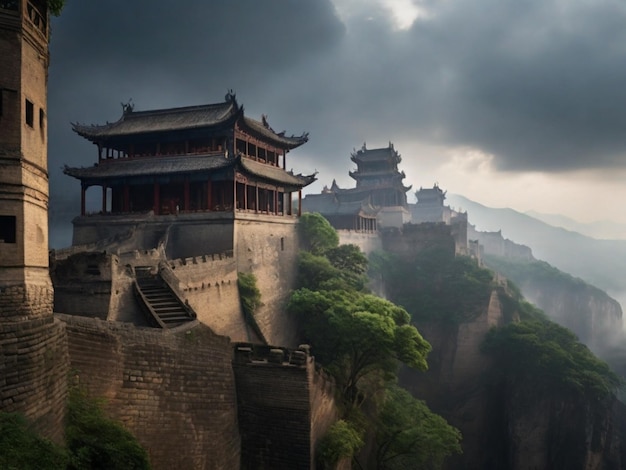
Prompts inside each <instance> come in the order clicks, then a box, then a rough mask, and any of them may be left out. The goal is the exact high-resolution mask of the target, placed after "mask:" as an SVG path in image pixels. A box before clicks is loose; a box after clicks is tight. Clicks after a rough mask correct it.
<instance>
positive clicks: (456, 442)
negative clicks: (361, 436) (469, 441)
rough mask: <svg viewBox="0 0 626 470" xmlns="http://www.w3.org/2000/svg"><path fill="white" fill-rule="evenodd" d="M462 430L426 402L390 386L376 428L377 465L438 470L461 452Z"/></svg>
mask: <svg viewBox="0 0 626 470" xmlns="http://www.w3.org/2000/svg"><path fill="white" fill-rule="evenodd" d="M460 441H461V433H460V432H459V430H458V429H456V428H454V427H453V426H450V425H449V424H448V423H447V422H446V420H445V419H443V418H442V417H441V416H439V415H437V414H435V413H433V412H432V411H430V409H429V408H428V406H426V403H424V402H423V401H421V400H417V399H415V398H413V396H412V395H411V394H410V393H409V392H407V391H406V390H404V389H402V388H400V387H398V386H396V385H393V386H390V387H389V388H388V389H387V394H386V397H385V402H384V405H383V408H382V411H381V413H380V414H379V416H378V426H377V427H376V444H375V446H376V468H378V469H380V470H385V469H388V470H390V469H394V470H395V469H397V470H401V469H402V470H404V469H406V470H409V469H415V468H419V469H425V470H427V469H438V468H441V466H442V465H443V462H444V460H445V458H446V457H448V456H449V455H452V454H455V453H461V446H460Z"/></svg>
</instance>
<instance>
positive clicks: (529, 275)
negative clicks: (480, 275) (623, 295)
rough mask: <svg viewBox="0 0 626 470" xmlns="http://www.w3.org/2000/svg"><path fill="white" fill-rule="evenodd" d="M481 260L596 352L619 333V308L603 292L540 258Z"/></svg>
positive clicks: (601, 353) (620, 330)
mask: <svg viewBox="0 0 626 470" xmlns="http://www.w3.org/2000/svg"><path fill="white" fill-rule="evenodd" d="M484 261H485V264H486V265H487V266H489V267H490V268H491V269H493V270H495V271H497V272H499V273H501V274H503V275H504V276H506V277H507V278H508V279H511V280H512V281H513V282H515V284H517V286H518V287H519V288H520V290H521V292H522V294H523V295H524V297H525V298H526V299H527V300H528V301H530V302H531V303H533V304H534V305H536V306H537V307H538V308H540V309H541V310H543V311H544V312H545V313H546V314H547V315H548V316H549V317H550V319H552V320H553V321H555V322H557V323H558V324H560V325H562V326H564V327H566V328H568V329H570V330H571V331H573V332H574V333H575V334H576V335H577V336H578V338H579V339H580V340H581V341H582V342H583V343H585V344H586V345H587V346H589V348H591V349H592V350H593V351H595V352H596V353H598V354H600V355H603V353H604V352H605V350H606V348H607V347H608V346H609V345H611V344H613V343H615V342H617V340H618V339H620V337H621V336H622V308H621V306H620V304H619V302H617V301H616V300H614V299H612V298H611V297H609V295H608V294H606V292H604V291H602V290H600V289H598V288H596V287H593V286H591V285H589V284H587V283H585V282H584V281H582V280H580V279H577V278H574V277H572V276H570V275H568V274H566V273H563V272H561V271H559V270H558V269H556V268H554V267H552V266H550V265H549V264H547V263H545V262H543V261H537V260H533V261H520V260H511V259H506V258H502V257H496V256H485V259H484Z"/></svg>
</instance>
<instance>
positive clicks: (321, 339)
mask: <svg viewBox="0 0 626 470" xmlns="http://www.w3.org/2000/svg"><path fill="white" fill-rule="evenodd" d="M288 308H289V311H290V312H291V313H292V314H294V315H297V316H298V318H299V319H300V321H301V324H302V325H303V329H304V333H305V335H306V337H307V340H308V341H309V342H310V343H311V345H312V347H313V348H314V351H315V355H316V357H317V358H318V359H319V360H320V362H321V363H322V364H324V365H325V367H326V368H327V369H328V370H329V371H330V372H331V373H332V374H333V375H334V376H335V378H336V380H337V383H338V386H339V387H340V388H341V390H342V396H343V398H344V401H345V403H346V404H347V405H352V406H354V405H357V404H358V403H359V402H360V401H361V397H360V396H359V384H360V382H361V380H362V379H363V378H364V377H366V376H368V375H371V374H373V373H383V374H385V375H386V376H387V378H388V379H391V378H393V377H395V373H396V369H397V366H398V363H399V362H403V363H405V364H407V365H408V366H409V367H413V368H416V369H419V370H426V369H427V368H428V365H427V363H426V356H427V354H428V352H429V351H430V344H429V343H428V342H427V341H425V340H424V339H423V338H422V336H421V335H420V334H419V332H418V331H417V330H416V329H415V327H413V326H412V325H410V324H409V315H408V313H407V312H406V311H405V310H404V309H402V308H400V307H398V306H396V305H394V304H393V303H391V302H389V301H387V300H384V299H381V298H379V297H376V296H374V295H369V294H363V293H360V292H355V291H341V290H331V291H312V290H309V289H299V290H298V291H296V292H294V294H293V295H292V297H291V300H290V303H289V307H288Z"/></svg>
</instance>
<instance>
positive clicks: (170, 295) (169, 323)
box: [135, 266, 196, 328]
mask: <svg viewBox="0 0 626 470" xmlns="http://www.w3.org/2000/svg"><path fill="white" fill-rule="evenodd" d="M150 270H151V268H150V267H139V266H138V267H135V295H136V297H137V299H138V300H139V302H140V304H141V305H142V307H144V311H145V312H146V314H147V315H148V318H149V320H150V323H152V325H153V326H156V327H160V328H174V327H176V326H179V325H182V324H183V323H186V322H189V321H193V320H195V318H196V314H195V313H194V312H193V310H192V309H191V308H190V307H189V306H188V305H185V303H183V302H182V301H181V300H180V298H179V297H178V296H177V295H176V294H175V293H174V291H173V290H172V289H171V288H170V286H169V285H168V284H167V283H166V282H165V281H164V280H163V278H162V277H161V276H160V275H159V274H151V272H150Z"/></svg>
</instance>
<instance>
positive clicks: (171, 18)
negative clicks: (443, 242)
mask: <svg viewBox="0 0 626 470" xmlns="http://www.w3.org/2000/svg"><path fill="white" fill-rule="evenodd" d="M52 26H53V29H52V38H51V54H52V57H51V60H52V61H51V67H50V77H49V110H48V118H49V140H50V149H49V159H50V165H49V166H50V184H51V195H52V199H51V204H52V207H53V208H56V209H57V210H58V208H59V207H65V206H66V205H67V204H70V203H71V204H72V205H73V206H72V207H74V208H75V211H76V212H78V206H79V204H78V199H79V195H80V191H79V186H78V182H77V181H76V180H74V179H72V178H70V177H67V176H64V175H62V173H61V171H60V168H61V167H62V165H63V164H69V165H70V166H90V165H93V164H94V163H95V162H96V158H97V155H96V151H95V147H94V146H93V145H92V144H89V143H87V142H86V141H85V140H84V139H82V138H81V137H79V136H77V135H75V134H74V133H73V132H72V131H71V127H70V122H76V121H78V122H81V123H86V124H90V123H96V124H101V123H105V122H106V121H115V120H117V119H118V118H119V117H120V116H121V112H122V107H121V105H120V103H122V102H128V100H129V99H131V98H132V100H133V102H134V104H135V109H136V110H147V109H153V108H161V107H173V106H186V105H193V104H206V103H212V102H218V101H222V100H223V98H224V95H225V93H226V91H227V90H228V89H231V88H232V89H234V91H235V92H236V94H237V99H238V101H239V102H240V103H242V104H243V105H244V108H245V111H246V114H247V115H248V116H250V117H253V118H257V119H260V116H261V114H262V113H264V114H267V115H268V120H269V122H270V124H271V125H272V127H273V128H274V129H276V130H283V129H285V130H286V131H287V133H288V134H291V133H294V134H300V133H302V132H303V131H307V132H309V133H310V140H309V142H308V143H307V144H306V145H304V146H303V147H301V148H298V149H296V150H294V151H293V152H291V153H290V154H289V158H288V166H290V167H293V169H294V170H295V171H296V172H302V173H305V174H307V173H311V172H313V171H315V170H317V171H318V172H319V174H318V178H319V181H318V182H317V183H315V184H314V185H312V186H311V187H309V189H308V191H309V192H319V191H320V190H321V188H322V187H323V185H324V184H328V185H330V183H331V182H332V180H333V179H336V180H337V182H338V183H339V185H340V186H342V187H351V186H353V185H354V181H353V180H352V179H350V178H349V177H348V171H350V170H353V169H354V164H353V163H352V162H351V161H350V152H351V151H352V150H353V148H360V147H361V146H362V145H363V143H364V142H367V146H368V147H370V148H375V147H383V146H386V145H387V144H388V142H389V141H392V142H393V143H394V145H395V148H396V149H397V150H398V151H399V152H400V153H401V155H402V157H403V161H402V163H401V169H402V170H404V172H405V173H406V175H407V178H406V180H405V184H407V185H409V184H412V185H413V188H414V189H417V188H419V187H420V186H424V187H430V186H432V185H433V183H435V182H438V183H439V185H440V186H441V187H442V188H443V189H446V190H448V191H449V192H450V193H458V194H463V195H464V196H466V197H468V198H470V199H473V200H475V201H478V202H480V203H483V204H485V205H489V206H494V207H505V206H508V207H512V208H514V209H518V210H521V211H526V210H530V209H533V210H536V211H540V212H548V213H563V214H565V215H568V216H570V217H574V218H576V219H578V220H582V221H590V220H594V219H613V220H616V221H621V222H626V210H625V209H624V207H623V206H624V203H623V202H622V201H626V184H624V181H626V3H624V2H623V1H621V0H522V1H519V0H517V1H513V0H426V1H412V0H263V1H259V0H179V1H177V2H163V1H158V0H151V1H147V0H108V1H107V2H91V1H83V0H67V6H66V7H65V9H64V11H63V13H62V15H61V17H59V18H56V19H54V20H53V22H52ZM410 199H411V200H413V199H414V198H413V196H412V194H411V196H410ZM470 220H471V214H470Z"/></svg>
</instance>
